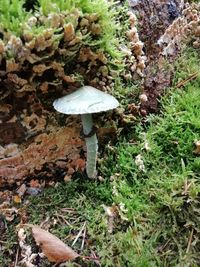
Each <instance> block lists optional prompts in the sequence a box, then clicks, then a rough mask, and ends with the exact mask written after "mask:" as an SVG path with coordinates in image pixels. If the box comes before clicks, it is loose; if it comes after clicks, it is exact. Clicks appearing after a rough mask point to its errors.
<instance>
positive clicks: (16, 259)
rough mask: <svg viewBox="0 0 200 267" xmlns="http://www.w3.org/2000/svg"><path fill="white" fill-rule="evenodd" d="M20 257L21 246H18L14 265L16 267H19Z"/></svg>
mask: <svg viewBox="0 0 200 267" xmlns="http://www.w3.org/2000/svg"><path fill="white" fill-rule="evenodd" d="M18 258H19V247H18V248H17V253H16V258H15V265H14V267H17V263H18Z"/></svg>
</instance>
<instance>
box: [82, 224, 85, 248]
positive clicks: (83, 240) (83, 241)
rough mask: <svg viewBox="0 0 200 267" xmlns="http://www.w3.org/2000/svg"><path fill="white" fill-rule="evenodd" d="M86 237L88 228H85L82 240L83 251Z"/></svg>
mask: <svg viewBox="0 0 200 267" xmlns="http://www.w3.org/2000/svg"><path fill="white" fill-rule="evenodd" d="M85 236H86V227H85V229H84V232H83V239H82V244H81V250H83V248H84V244H85Z"/></svg>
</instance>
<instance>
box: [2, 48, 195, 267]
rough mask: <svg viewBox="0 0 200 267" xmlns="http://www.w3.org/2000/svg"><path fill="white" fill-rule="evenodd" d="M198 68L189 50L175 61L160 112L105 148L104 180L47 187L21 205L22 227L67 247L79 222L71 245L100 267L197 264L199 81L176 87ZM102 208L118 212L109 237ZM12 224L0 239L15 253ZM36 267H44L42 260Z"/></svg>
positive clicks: (17, 219)
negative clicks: (40, 227) (43, 230)
mask: <svg viewBox="0 0 200 267" xmlns="http://www.w3.org/2000/svg"><path fill="white" fill-rule="evenodd" d="M197 70H199V55H198V53H197V52H194V51H193V50H190V49H188V50H187V51H185V52H184V53H183V55H182V56H181V57H180V59H179V60H178V62H177V63H176V66H175V77H174V81H173V86H172V88H171V89H167V91H166V96H165V97H164V98H163V99H162V101H161V104H162V109H161V110H162V112H161V114H159V115H156V116H155V115H154V116H153V115H151V116H149V117H148V118H147V121H146V124H145V125H141V124H139V125H135V126H134V127H132V128H131V130H130V131H129V133H128V137H126V139H124V137H121V140H119V142H118V144H117V145H116V146H114V147H112V149H111V150H109V148H108V149H107V156H105V157H104V159H103V160H102V162H101V164H100V170H101V175H102V177H103V178H104V181H103V182H98V181H89V180H85V178H84V177H82V175H81V174H77V176H76V177H75V178H74V180H73V181H72V182H69V183H66V184H64V183H59V184H58V185H57V186H56V187H49V188H46V189H45V190H44V191H43V192H42V194H41V195H40V196H37V197H31V198H29V199H28V200H26V201H28V202H26V203H27V204H26V205H25V206H24V205H23V206H22V207H21V209H23V210H26V212H27V216H28V223H33V224H40V223H41V222H45V221H46V222H45V223H44V226H49V228H50V231H51V232H52V233H54V234H56V235H57V236H58V237H60V238H61V239H62V240H63V241H64V242H66V243H67V244H68V245H69V246H71V245H72V242H73V240H74V239H75V238H76V236H77V234H78V232H79V230H80V228H81V227H82V225H83V224H84V222H86V227H87V234H86V239H85V245H84V249H83V251H80V247H81V242H82V239H81V238H79V240H78V241H77V243H76V244H75V246H74V247H73V248H74V249H75V250H76V251H78V252H80V253H81V254H82V255H91V252H92V251H94V252H95V254H96V255H98V256H99V257H100V262H101V265H102V266H104V267H112V266H113V267H114V266H115V267H124V266H128V267H157V266H158V267H168V266H183V267H186V266H192V267H195V266H199V264H200V261H199V256H200V240H199V225H200V177H199V176H200V175H199V173H200V157H199V156H198V155H196V154H194V149H195V145H194V142H195V141H197V140H200V115H199V114H200V101H199V99H200V90H199V85H200V76H198V77H197V78H196V79H195V80H193V81H190V82H188V83H186V85H185V86H184V88H181V89H177V88H176V84H177V83H178V82H179V81H180V80H184V79H187V77H188V76H189V75H190V74H192V73H194V72H196V71H197ZM147 144H148V146H149V149H146V147H147ZM138 155H140V160H138V161H136V158H137V159H138ZM137 162H138V163H137ZM139 163H140V165H139ZM142 163H143V165H144V167H143V168H142V169H141V168H140V166H142ZM103 205H106V206H108V207H110V206H112V205H113V206H114V207H118V215H117V216H116V217H115V220H114V226H113V231H112V233H109V231H108V225H107V216H106V214H105V211H104V208H103ZM19 208H20V207H19ZM66 208H67V209H66ZM69 209H72V210H71V212H69ZM47 218H48V220H46V219H47ZM17 223H19V218H18V217H17V218H16V219H15V221H14V222H13V223H12V224H8V228H7V233H6V234H7V236H4V237H3V240H6V241H5V242H6V247H7V251H8V250H13V251H15V248H16V246H15V243H16V233H15V232H14V225H16V224H17ZM6 238H7V239H6ZM33 247H34V245H33ZM6 255H8V254H5V252H4V251H3V252H0V266H8V262H9V260H8V259H6V257H5V256H6ZM14 258H15V253H14V254H13V259H14ZM6 260H7V262H6ZM5 262H6V263H5ZM41 266H50V265H49V263H48V262H47V261H45V260H44V261H43V263H42V265H41ZM68 266H76V265H75V264H74V263H72V264H69V265H68ZM82 266H97V265H96V264H95V263H93V262H91V261H88V262H86V263H82Z"/></svg>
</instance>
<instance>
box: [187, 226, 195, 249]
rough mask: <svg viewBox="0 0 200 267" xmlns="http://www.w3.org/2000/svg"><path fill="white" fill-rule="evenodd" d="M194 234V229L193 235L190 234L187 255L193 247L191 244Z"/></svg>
mask: <svg viewBox="0 0 200 267" xmlns="http://www.w3.org/2000/svg"><path fill="white" fill-rule="evenodd" d="M193 234H194V229H193V228H192V230H191V233H190V237H189V240H188V245H187V249H186V254H187V253H188V252H189V251H190V247H191V243H192V237H193Z"/></svg>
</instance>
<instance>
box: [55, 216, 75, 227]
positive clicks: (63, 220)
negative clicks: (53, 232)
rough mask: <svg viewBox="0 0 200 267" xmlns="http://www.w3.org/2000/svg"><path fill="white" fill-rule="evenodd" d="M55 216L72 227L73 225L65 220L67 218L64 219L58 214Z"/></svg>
mask: <svg viewBox="0 0 200 267" xmlns="http://www.w3.org/2000/svg"><path fill="white" fill-rule="evenodd" d="M55 216H56V217H57V218H58V219H59V218H61V219H62V220H63V221H64V223H65V224H67V225H68V226H72V225H71V224H70V223H69V222H68V221H67V220H66V219H65V217H64V216H63V215H61V214H58V213H56V215H55Z"/></svg>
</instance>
